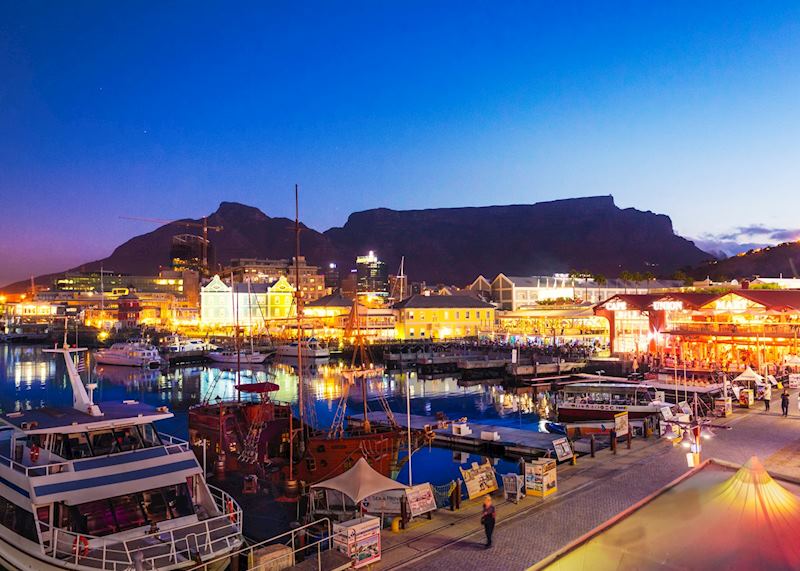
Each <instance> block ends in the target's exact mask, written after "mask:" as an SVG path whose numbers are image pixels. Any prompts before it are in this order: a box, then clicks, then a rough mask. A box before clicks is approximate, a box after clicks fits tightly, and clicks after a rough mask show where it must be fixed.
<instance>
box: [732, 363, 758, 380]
mask: <svg viewBox="0 0 800 571" xmlns="http://www.w3.org/2000/svg"><path fill="white" fill-rule="evenodd" d="M733 382H734V383H761V384H763V383H764V377H762V376H761V375H759V374H758V373H756V372H755V371H754V370H753V369H751V368H750V367H747V368H746V369H745V370H744V372H743V373H742V374H741V375H739V376H738V377H736V378H735V379H733Z"/></svg>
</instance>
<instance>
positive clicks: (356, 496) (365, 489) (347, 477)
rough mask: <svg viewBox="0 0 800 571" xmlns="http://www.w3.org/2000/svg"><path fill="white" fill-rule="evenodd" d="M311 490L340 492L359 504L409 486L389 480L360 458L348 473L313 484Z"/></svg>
mask: <svg viewBox="0 0 800 571" xmlns="http://www.w3.org/2000/svg"><path fill="white" fill-rule="evenodd" d="M311 488H312V489H314V488H324V489H327V490H336V491H339V492H341V493H343V494H344V495H345V496H347V497H348V498H350V499H351V500H353V503H355V504H358V503H359V502H361V500H363V499H365V498H367V497H369V496H371V495H373V494H379V493H381V492H387V491H389V490H405V489H406V488H408V486H406V485H405V484H401V483H400V482H395V481H394V480H392V479H390V478H387V477H386V476H384V475H383V474H380V473H379V472H377V471H375V470H374V469H373V468H372V466H370V465H369V464H368V463H367V461H366V460H364V459H363V458H359V459H358V462H356V463H355V466H353V467H352V468H350V469H349V470H348V471H347V472H345V473H343V474H339V475H338V476H336V477H335V478H331V479H330V480H324V481H322V482H319V483H317V484H313V485H312V486H311Z"/></svg>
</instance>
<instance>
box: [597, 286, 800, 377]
mask: <svg viewBox="0 0 800 571" xmlns="http://www.w3.org/2000/svg"><path fill="white" fill-rule="evenodd" d="M595 313H596V314H597V315H598V316H601V317H604V318H605V319H606V320H607V321H608V322H609V339H610V347H611V351H612V353H616V354H625V353H641V352H646V351H649V352H651V353H657V354H660V355H672V356H677V357H678V358H680V359H681V360H682V361H683V360H685V361H689V362H691V363H692V364H695V365H696V366H702V367H713V366H720V367H723V368H725V369H743V368H744V367H745V366H747V365H750V366H752V367H754V368H756V367H761V366H763V365H765V364H767V363H770V364H781V363H786V362H789V361H792V362H794V360H795V359H796V356H798V355H800V352H798V351H799V350H800V346H799V343H798V333H799V332H800V291H798V290H771V289H735V290H729V291H723V292H670V293H666V294H637V295H632V294H628V295H624V294H622V295H616V296H613V297H611V298H609V299H607V300H606V301H604V302H602V303H601V304H599V305H597V306H596V307H595ZM793 356H794V357H793Z"/></svg>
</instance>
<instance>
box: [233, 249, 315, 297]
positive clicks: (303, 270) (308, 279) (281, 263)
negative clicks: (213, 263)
mask: <svg viewBox="0 0 800 571" xmlns="http://www.w3.org/2000/svg"><path fill="white" fill-rule="evenodd" d="M298 260H299V262H298V263H297V266H296V267H295V258H292V259H276V260H271V259H259V258H234V259H232V260H231V263H230V266H228V267H226V268H225V270H224V271H223V272H222V275H224V276H225V277H226V278H229V277H230V276H233V281H235V282H248V281H249V282H250V283H253V284H272V283H275V282H276V281H277V280H278V279H279V278H280V277H281V276H283V277H285V278H286V279H287V280H288V282H289V284H291V285H292V286H293V287H297V284H296V283H295V281H296V280H295V277H296V276H295V273H299V276H300V293H301V294H302V296H303V299H304V300H306V301H313V300H315V299H318V298H320V297H322V296H324V295H325V294H327V293H329V292H328V290H327V289H326V285H325V274H323V273H322V272H321V271H320V269H319V267H317V266H312V265H310V264H308V263H307V262H306V259H305V257H304V256H300V257H299V258H298Z"/></svg>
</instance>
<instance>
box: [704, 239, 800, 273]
mask: <svg viewBox="0 0 800 571" xmlns="http://www.w3.org/2000/svg"><path fill="white" fill-rule="evenodd" d="M692 275H693V276H694V277H695V278H697V279H704V278H706V277H710V278H711V279H712V280H715V281H722V280H728V279H733V278H736V279H741V278H748V277H751V276H771V277H775V276H779V275H783V276H784V277H787V278H788V277H800V242H786V243H783V244H778V245H777V246H768V247H765V248H759V249H755V250H748V251H747V252H745V253H743V254H739V255H737V256H732V257H730V258H727V259H725V260H719V261H713V262H709V263H705V264H701V265H700V266H698V267H697V268H696V269H695V270H694V271H693V272H692Z"/></svg>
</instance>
